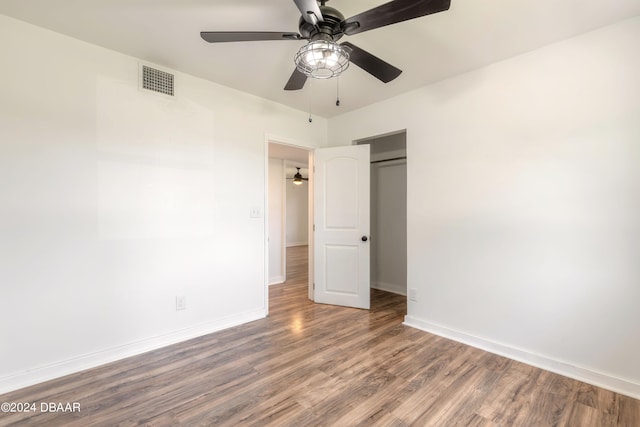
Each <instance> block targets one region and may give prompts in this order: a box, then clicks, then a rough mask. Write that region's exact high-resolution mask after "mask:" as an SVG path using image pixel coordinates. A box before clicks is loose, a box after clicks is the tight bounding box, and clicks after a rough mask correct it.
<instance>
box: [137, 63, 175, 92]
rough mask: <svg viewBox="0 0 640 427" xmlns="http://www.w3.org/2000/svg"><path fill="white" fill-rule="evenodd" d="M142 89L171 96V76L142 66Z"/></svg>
mask: <svg viewBox="0 0 640 427" xmlns="http://www.w3.org/2000/svg"><path fill="white" fill-rule="evenodd" d="M141 80H142V82H141V83H142V88H143V89H147V90H151V91H153V92H158V93H163V94H165V95H169V96H173V74H170V73H167V72H165V71H161V70H157V69H155V68H151V67H148V66H146V65H143V66H142V79H141Z"/></svg>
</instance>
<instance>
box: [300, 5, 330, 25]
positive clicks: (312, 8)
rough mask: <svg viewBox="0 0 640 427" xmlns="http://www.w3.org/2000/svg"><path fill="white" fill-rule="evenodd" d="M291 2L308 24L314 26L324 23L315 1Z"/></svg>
mask: <svg viewBox="0 0 640 427" xmlns="http://www.w3.org/2000/svg"><path fill="white" fill-rule="evenodd" d="M293 2H294V3H295V4H296V6H297V7H298V9H299V10H300V13H301V14H302V17H303V18H304V20H305V21H307V22H308V23H309V24H311V25H316V24H317V23H318V22H322V21H324V18H323V17H322V12H321V11H320V7H319V6H318V2H317V1H316V0H293Z"/></svg>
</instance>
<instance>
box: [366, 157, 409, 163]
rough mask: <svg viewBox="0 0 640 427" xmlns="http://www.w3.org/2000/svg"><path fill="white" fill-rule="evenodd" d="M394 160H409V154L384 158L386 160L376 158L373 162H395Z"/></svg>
mask: <svg viewBox="0 0 640 427" xmlns="http://www.w3.org/2000/svg"><path fill="white" fill-rule="evenodd" d="M394 160H407V156H403V157H394V158H392V159H384V160H374V161H372V162H371V163H382V162H393V161H394Z"/></svg>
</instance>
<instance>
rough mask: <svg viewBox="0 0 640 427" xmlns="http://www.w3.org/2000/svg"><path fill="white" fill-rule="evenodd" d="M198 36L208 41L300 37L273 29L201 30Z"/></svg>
mask: <svg viewBox="0 0 640 427" xmlns="http://www.w3.org/2000/svg"><path fill="white" fill-rule="evenodd" d="M200 37H202V38H203V39H204V40H205V41H208V42H209V43H226V42H252V41H263V40H301V39H302V36H301V35H300V34H298V33H278V32H275V31H202V32H201V33H200Z"/></svg>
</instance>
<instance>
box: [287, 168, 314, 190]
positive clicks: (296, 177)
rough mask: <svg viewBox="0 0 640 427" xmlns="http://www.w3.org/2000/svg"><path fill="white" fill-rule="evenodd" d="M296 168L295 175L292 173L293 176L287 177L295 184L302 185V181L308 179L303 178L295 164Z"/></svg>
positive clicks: (307, 179)
mask: <svg viewBox="0 0 640 427" xmlns="http://www.w3.org/2000/svg"><path fill="white" fill-rule="evenodd" d="M296 169H298V172H296V174H295V175H293V178H287V179H293V183H294V184H295V185H302V181H309V178H303V177H302V174H301V173H300V168H299V167H297V166H296Z"/></svg>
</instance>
